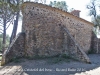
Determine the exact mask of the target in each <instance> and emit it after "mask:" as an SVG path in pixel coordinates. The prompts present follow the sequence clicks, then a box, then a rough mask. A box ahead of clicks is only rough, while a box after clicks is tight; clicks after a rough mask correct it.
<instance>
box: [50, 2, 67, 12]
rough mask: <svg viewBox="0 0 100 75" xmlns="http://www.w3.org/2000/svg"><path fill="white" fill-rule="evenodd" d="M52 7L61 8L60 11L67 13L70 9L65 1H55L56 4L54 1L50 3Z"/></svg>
mask: <svg viewBox="0 0 100 75" xmlns="http://www.w3.org/2000/svg"><path fill="white" fill-rule="evenodd" d="M49 5H50V6H52V7H56V8H59V9H62V10H65V11H67V10H68V9H67V8H68V6H67V4H66V2H65V1H61V2H60V1H57V2H56V1H54V2H52V1H50V4H49Z"/></svg>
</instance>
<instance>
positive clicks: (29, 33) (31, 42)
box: [22, 2, 93, 56]
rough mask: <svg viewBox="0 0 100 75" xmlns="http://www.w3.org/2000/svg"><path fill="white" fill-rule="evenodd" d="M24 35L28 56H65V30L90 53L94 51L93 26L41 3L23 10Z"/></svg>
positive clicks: (28, 5)
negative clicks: (60, 54) (63, 49)
mask: <svg viewBox="0 0 100 75" xmlns="http://www.w3.org/2000/svg"><path fill="white" fill-rule="evenodd" d="M22 13H23V25H22V31H23V32H25V33H26V38H25V41H26V46H25V49H26V52H27V54H28V55H30V56H31V55H36V54H38V55H55V53H61V52H62V47H63V42H64V40H63V39H64V34H63V31H62V30H61V26H65V27H66V28H67V29H68V30H69V31H70V33H71V35H72V36H73V37H74V39H75V40H76V41H77V42H78V44H79V45H80V46H81V48H82V49H83V50H84V51H85V52H86V53H87V52H88V50H89V49H90V43H91V31H92V28H93V24H92V23H90V22H88V21H86V20H84V19H81V18H79V17H77V16H74V15H72V14H70V13H68V12H64V11H62V10H59V9H57V8H52V7H50V6H47V5H43V4H38V3H28V2H27V3H24V4H23V6H22Z"/></svg>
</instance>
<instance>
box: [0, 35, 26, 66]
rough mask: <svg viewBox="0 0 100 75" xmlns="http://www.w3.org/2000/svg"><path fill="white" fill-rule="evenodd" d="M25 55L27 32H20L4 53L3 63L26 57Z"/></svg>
mask: <svg viewBox="0 0 100 75" xmlns="http://www.w3.org/2000/svg"><path fill="white" fill-rule="evenodd" d="M24 55H25V33H19V34H18V35H17V37H16V38H15V39H14V40H13V41H12V43H11V44H10V46H9V48H8V49H7V50H5V51H4V53H3V55H2V60H1V65H4V64H5V63H8V62H9V61H11V60H13V59H16V58H19V57H24Z"/></svg>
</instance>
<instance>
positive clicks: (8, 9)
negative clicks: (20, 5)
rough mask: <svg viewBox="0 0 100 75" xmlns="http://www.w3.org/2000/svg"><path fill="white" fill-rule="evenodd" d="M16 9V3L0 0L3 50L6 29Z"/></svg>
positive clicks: (0, 28)
mask: <svg viewBox="0 0 100 75" xmlns="http://www.w3.org/2000/svg"><path fill="white" fill-rule="evenodd" d="M12 2H13V1H12ZM16 10H17V5H15V4H11V3H10V0H0V26H1V27H0V30H1V32H2V33H3V42H2V44H3V50H5V47H6V30H7V28H8V27H9V26H10V24H11V23H13V20H14V15H15V11H16Z"/></svg>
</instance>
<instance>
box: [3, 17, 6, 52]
mask: <svg viewBox="0 0 100 75" xmlns="http://www.w3.org/2000/svg"><path fill="white" fill-rule="evenodd" d="M3 28H4V29H3V47H2V50H3V52H4V50H5V47H6V19H4V27H3Z"/></svg>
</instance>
